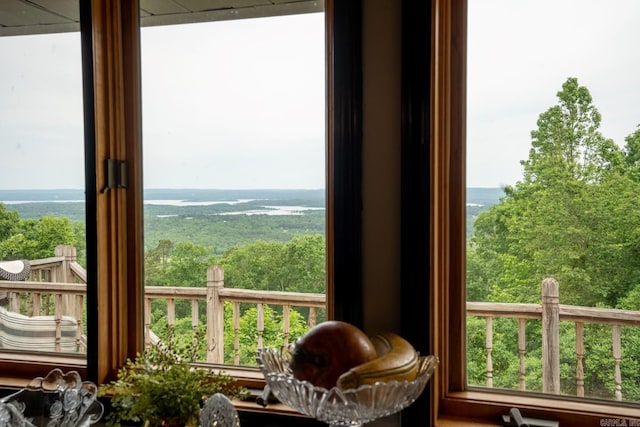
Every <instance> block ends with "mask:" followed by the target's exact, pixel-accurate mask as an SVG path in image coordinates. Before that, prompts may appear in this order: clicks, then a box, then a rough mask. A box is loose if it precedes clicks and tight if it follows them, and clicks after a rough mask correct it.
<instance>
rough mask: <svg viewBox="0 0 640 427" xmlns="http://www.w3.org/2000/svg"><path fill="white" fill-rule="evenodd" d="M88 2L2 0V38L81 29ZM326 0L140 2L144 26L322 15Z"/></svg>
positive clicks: (0, 19)
mask: <svg viewBox="0 0 640 427" xmlns="http://www.w3.org/2000/svg"><path fill="white" fill-rule="evenodd" d="M80 1H89V0H0V36H13V35H24V34H44V33H59V32H68V31H79V30H80V24H79V22H80V16H79V11H78V4H79V2H80ZM322 10H324V0H140V21H141V22H140V23H141V25H142V26H143V27H144V26H152V25H169V24H184V23H190V22H207V21H224V20H230V19H245V18H259V17H266V16H277V15H292V14H298V13H309V12H321V11H322Z"/></svg>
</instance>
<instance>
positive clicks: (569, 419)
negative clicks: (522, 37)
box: [429, 0, 639, 426]
mask: <svg viewBox="0 0 640 427" xmlns="http://www.w3.org/2000/svg"><path fill="white" fill-rule="evenodd" d="M431 25H432V29H433V30H432V34H431V37H432V45H431V47H432V53H431V64H432V67H431V92H432V98H431V102H432V104H431V105H432V111H431V113H430V120H431V123H432V126H431V148H430V160H429V163H430V164H429V167H430V179H431V185H430V191H431V194H430V195H429V200H430V206H431V209H430V223H431V233H430V238H431V253H430V264H429V265H430V288H431V292H430V303H429V307H430V309H431V310H430V311H431V321H432V323H431V326H430V335H431V349H432V350H433V352H434V353H435V354H437V355H438V356H439V357H440V360H441V362H442V363H441V365H440V367H439V369H438V372H437V373H436V375H435V376H434V377H433V389H432V394H431V403H432V408H433V410H432V413H431V420H432V424H433V425H441V426H446V425H465V424H466V422H468V424H467V425H470V424H472V423H473V422H478V421H483V422H487V423H490V424H493V425H501V424H500V420H501V415H502V414H507V413H508V412H509V409H510V408H512V407H517V408H519V409H520V410H521V411H522V412H523V414H524V415H525V416H531V417H538V418H546V419H553V420H557V421H559V422H560V424H561V425H564V424H566V425H600V424H599V423H600V421H601V420H602V419H622V418H638V411H639V410H638V408H637V407H635V408H633V407H631V406H629V405H628V404H627V405H625V404H622V403H616V402H603V401H598V400H592V399H589V400H587V399H578V398H573V397H570V396H545V395H541V394H533V393H531V394H525V393H521V392H516V391H504V390H488V389H480V388H473V387H468V386H467V384H466V350H465V348H466V344H465V342H466V327H465V325H466V303H465V301H466V297H465V271H466V263H465V248H466V233H465V224H466V222H465V217H466V204H465V194H466V179H465V169H466V148H465V144H466V133H465V126H466V95H467V94H466V72H467V70H466V53H467V51H466V49H467V48H466V36H467V34H466V26H467V1H466V0H433V2H432V16H431ZM463 414H464V415H463ZM465 420H466V422H465Z"/></svg>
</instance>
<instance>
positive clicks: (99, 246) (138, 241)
mask: <svg viewBox="0 0 640 427" xmlns="http://www.w3.org/2000/svg"><path fill="white" fill-rule="evenodd" d="M79 4H80V17H81V19H80V28H81V40H82V44H81V50H82V59H83V61H82V67H83V102H84V106H83V109H84V121H85V134H84V137H85V171H86V172H85V191H86V234H87V299H86V301H87V307H94V308H95V309H94V310H91V309H90V310H87V333H88V336H89V337H90V338H89V340H88V349H87V355H86V362H85V360H84V358H80V357H78V358H76V357H68V356H64V357H62V356H56V355H49V354H42V355H24V354H16V355H15V357H13V355H9V354H3V368H7V369H8V370H7V371H6V372H5V373H3V374H0V383H2V385H5V386H9V387H22V386H24V385H25V384H26V382H28V381H29V380H30V379H32V378H34V377H36V376H41V375H45V374H46V373H47V372H49V370H51V369H52V368H53V367H59V368H61V369H63V370H75V371H78V372H79V373H80V375H81V376H82V377H83V378H86V379H88V380H90V381H93V382H95V383H97V384H102V383H105V382H108V381H110V380H113V379H115V378H116V375H117V371H118V369H119V368H120V367H122V366H123V365H124V363H125V361H126V360H127V358H133V357H135V355H136V354H137V353H138V352H140V351H142V349H143V348H144V336H143V330H144V329H143V318H144V317H143V313H144V311H143V300H144V286H143V284H144V280H143V270H142V268H143V265H144V263H143V259H144V246H143V238H142V236H143V184H142V119H141V117H142V114H141V108H142V107H141V70H140V12H139V10H140V9H139V1H138V0H90V1H80V2H79ZM361 15H362V13H361V1H360V0H355V1H350V2H335V1H334V0H325V20H326V24H325V36H326V53H325V54H326V58H327V62H326V75H327V89H326V90H327V92H326V100H327V102H326V113H327V126H328V132H327V141H326V152H327V156H326V162H327V163H326V169H327V179H326V188H327V190H326V191H327V301H328V307H327V311H328V314H329V316H331V317H332V318H341V319H343V320H346V321H349V322H351V323H354V324H357V325H360V324H361V323H362V303H361V301H362V274H361V269H360V268H358V267H357V266H360V265H361V264H362V259H361V258H362V255H361V252H362V250H361V234H362V232H361V229H362V225H361V218H360V206H361V198H362V196H361V192H362V183H361V176H360V173H359V171H360V170H361V160H362V156H361V144H362V64H361V31H360V28H361ZM338 40H340V42H338ZM106 159H117V160H122V161H124V162H126V167H127V174H128V177H127V181H128V182H127V187H126V188H123V189H114V190H109V191H104V189H105V181H106V176H105V173H106V172H105V160H106ZM334 301H336V303H335V304H334V303H333V302H334ZM339 301H343V302H344V303H343V304H340V303H339ZM227 368H228V369H227ZM9 369H10V371H9ZM225 369H226V370H227V371H229V372H230V373H231V374H233V375H234V376H236V377H237V378H239V381H240V382H241V383H242V384H246V385H247V386H250V387H256V388H258V387H263V386H264V379H263V378H262V376H261V375H260V374H259V372H258V371H257V369H253V370H252V369H247V370H244V369H235V368H233V367H231V368H230V367H225ZM3 371H4V369H3Z"/></svg>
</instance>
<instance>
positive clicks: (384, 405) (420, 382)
mask: <svg viewBox="0 0 640 427" xmlns="http://www.w3.org/2000/svg"><path fill="white" fill-rule="evenodd" d="M256 359H257V361H258V365H259V367H260V369H261V371H262V373H263V374H264V377H265V380H266V382H267V384H268V385H269V387H270V389H271V392H272V393H273V395H274V396H275V397H276V398H277V399H278V400H279V401H280V402H282V403H284V404H285V405H288V406H290V407H291V408H293V409H295V410H296V411H298V412H300V413H302V414H304V415H308V416H310V417H313V418H315V419H317V420H319V421H322V422H325V423H327V424H329V425H330V426H352V427H357V426H361V425H362V424H364V423H368V422H370V421H373V420H375V419H377V418H381V417H385V416H387V415H391V414H394V413H396V412H398V411H400V410H402V409H404V408H406V407H407V406H409V405H410V404H412V403H413V402H414V401H415V400H416V399H417V398H418V397H419V396H420V394H421V393H422V391H423V390H424V388H425V386H426V384H427V382H428V381H429V378H430V377H431V374H432V373H433V371H434V370H435V368H436V366H437V365H438V363H439V360H438V358H437V357H436V356H421V357H420V368H419V371H418V376H417V377H416V379H415V380H414V381H386V382H377V383H375V384H373V385H368V384H365V385H362V386H360V387H358V388H355V389H349V390H341V389H339V388H338V387H333V388H332V389H331V390H327V389H325V388H322V387H315V386H314V385H313V384H311V383H309V382H307V381H300V380H297V379H296V378H294V377H293V375H292V374H291V370H290V369H289V361H290V360H291V354H290V352H289V351H286V350H285V351H282V350H276V349H272V348H262V349H258V351H257V352H256Z"/></svg>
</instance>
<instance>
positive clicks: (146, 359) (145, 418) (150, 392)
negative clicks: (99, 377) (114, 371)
mask: <svg viewBox="0 0 640 427" xmlns="http://www.w3.org/2000/svg"><path fill="white" fill-rule="evenodd" d="M215 393H223V394H225V395H226V396H228V397H229V398H233V397H238V398H243V397H246V396H247V394H248V392H247V390H246V389H244V388H243V387H239V386H237V385H235V384H234V379H233V378H232V377H231V376H229V375H227V374H225V373H222V372H215V371H213V370H211V369H207V368H200V367H193V366H191V365H190V364H189V363H188V362H187V361H185V360H184V359H183V358H181V357H180V356H179V355H177V354H176V353H175V352H174V351H172V349H171V348H169V347H166V346H162V345H155V346H151V347H149V348H148V349H147V350H145V352H144V353H142V354H138V355H137V357H136V358H135V360H130V359H129V360H127V362H126V364H125V366H123V367H122V368H120V369H119V370H118V378H117V380H115V381H112V382H110V383H108V384H104V385H101V386H100V388H99V395H100V396H109V397H111V407H112V410H111V411H109V413H108V415H107V416H106V421H107V424H108V425H115V426H119V425H120V423H121V422H125V421H133V422H143V423H144V426H145V427H155V426H180V427H182V426H197V425H198V416H199V413H200V408H201V405H202V403H203V401H204V400H206V398H207V397H209V396H211V395H213V394H215Z"/></svg>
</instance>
